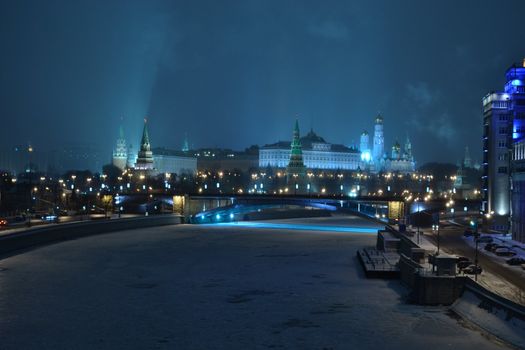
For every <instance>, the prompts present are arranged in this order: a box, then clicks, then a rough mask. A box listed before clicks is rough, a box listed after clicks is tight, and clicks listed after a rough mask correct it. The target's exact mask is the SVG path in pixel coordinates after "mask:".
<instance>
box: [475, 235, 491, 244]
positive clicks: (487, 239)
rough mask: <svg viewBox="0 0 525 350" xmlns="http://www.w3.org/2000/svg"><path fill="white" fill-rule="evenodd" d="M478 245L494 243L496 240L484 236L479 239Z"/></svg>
mask: <svg viewBox="0 0 525 350" xmlns="http://www.w3.org/2000/svg"><path fill="white" fill-rule="evenodd" d="M477 241H478V243H492V242H493V241H494V240H493V239H492V237H490V236H483V237H480V238H478V240H477Z"/></svg>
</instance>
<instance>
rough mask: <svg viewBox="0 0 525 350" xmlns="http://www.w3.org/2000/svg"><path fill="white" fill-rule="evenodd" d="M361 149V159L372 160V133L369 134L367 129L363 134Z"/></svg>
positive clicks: (364, 160)
mask: <svg viewBox="0 0 525 350" xmlns="http://www.w3.org/2000/svg"><path fill="white" fill-rule="evenodd" d="M359 151H361V160H362V161H363V162H366V163H368V162H370V160H371V159H372V154H371V153H370V135H368V132H367V131H366V130H364V131H363V133H362V134H361V138H360V142H359Z"/></svg>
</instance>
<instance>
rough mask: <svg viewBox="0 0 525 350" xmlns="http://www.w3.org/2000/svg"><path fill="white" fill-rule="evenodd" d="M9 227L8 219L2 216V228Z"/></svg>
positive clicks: (0, 224) (0, 222)
mask: <svg viewBox="0 0 525 350" xmlns="http://www.w3.org/2000/svg"><path fill="white" fill-rule="evenodd" d="M4 227H7V219H4V218H0V228H4Z"/></svg>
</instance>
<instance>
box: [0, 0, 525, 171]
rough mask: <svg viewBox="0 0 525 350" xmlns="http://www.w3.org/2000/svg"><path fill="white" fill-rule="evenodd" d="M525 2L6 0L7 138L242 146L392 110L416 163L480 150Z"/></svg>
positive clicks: (522, 30)
mask: <svg viewBox="0 0 525 350" xmlns="http://www.w3.org/2000/svg"><path fill="white" fill-rule="evenodd" d="M523 13H525V1H501V2H495V1H457V0H455V1H432V2H431V1H421V0H417V1H391V0H385V1H362V2H357V1H353V2H350V1H283V0H279V1H267V0H265V1H247V0H242V1H225V0H221V1H178V2H177V1H140V2H132V1H109V0H105V1H82V2H81V1H23V0H22V1H2V2H1V3H0V45H1V54H0V66H1V70H0V116H1V120H2V127H1V135H0V136H1V140H0V145H1V146H2V147H11V146H12V145H15V144H26V143H28V142H30V143H31V144H32V145H34V147H35V148H39V149H45V150H47V149H49V150H51V149H56V148H60V147H61V146H63V145H71V144H83V143H91V144H96V145H98V146H99V147H101V148H102V149H105V150H107V153H108V159H109V154H110V152H111V149H112V148H113V146H114V143H115V138H116V137H117V134H118V125H119V123H120V119H121V118H124V127H125V132H126V136H127V138H128V143H133V144H134V145H136V144H137V143H138V139H139V134H140V131H141V127H142V121H143V118H144V116H148V117H149V127H150V136H151V141H152V145H153V146H166V147H173V148H177V149H179V148H180V147H181V145H182V141H183V137H184V133H185V132H187V134H188V137H189V142H190V146H193V147H230V148H234V149H244V148H245V147H248V146H249V145H251V144H260V145H262V144H266V143H272V142H275V141H277V140H289V139H290V138H291V135H292V128H293V122H294V119H295V118H296V117H298V118H299V120H300V125H301V128H302V132H303V133H304V132H306V131H308V129H310V127H313V128H314V130H315V131H316V132H318V134H320V135H321V136H324V137H325V139H326V140H327V141H329V142H333V143H343V144H346V145H350V144H352V142H353V141H354V142H356V143H357V142H358V141H359V134H360V133H361V131H362V130H363V129H367V130H368V131H369V132H372V128H373V120H374V117H375V115H376V114H377V113H378V112H379V111H381V113H382V114H383V116H384V118H385V137H386V145H387V147H388V148H387V149H390V146H391V145H392V143H393V142H394V141H395V140H396V139H399V141H404V140H405V138H406V135H407V133H408V135H409V136H410V138H411V139H412V142H413V148H414V153H415V156H416V159H417V160H418V163H419V164H422V163H424V162H427V161H432V160H435V161H448V162H453V163H455V162H456V161H457V160H458V159H460V158H461V157H462V154H463V149H464V147H465V146H466V145H468V146H469V147H470V148H471V151H472V155H473V157H474V158H477V159H478V160H479V158H480V155H481V151H480V149H481V130H482V128H481V98H482V97H483V96H484V95H485V94H486V93H487V92H489V91H491V90H499V89H501V88H502V85H503V83H504V72H505V69H506V68H508V67H509V66H510V65H511V64H512V63H513V62H520V61H521V59H522V57H524V56H525V46H524V45H525V44H524V43H525V26H524V25H523Z"/></svg>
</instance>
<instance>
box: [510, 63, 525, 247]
mask: <svg viewBox="0 0 525 350" xmlns="http://www.w3.org/2000/svg"><path fill="white" fill-rule="evenodd" d="M506 78H507V84H505V92H506V93H507V94H509V95H510V96H511V98H510V102H511V103H510V105H509V112H510V115H511V117H512V126H511V128H512V129H511V132H512V137H511V139H512V146H511V154H510V175H511V177H510V179H511V181H510V183H511V208H510V209H511V211H510V214H511V231H512V238H513V239H515V240H517V241H520V242H525V60H524V61H523V64H522V65H521V66H516V65H514V66H513V67H511V68H509V69H508V70H507V73H506Z"/></svg>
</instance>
